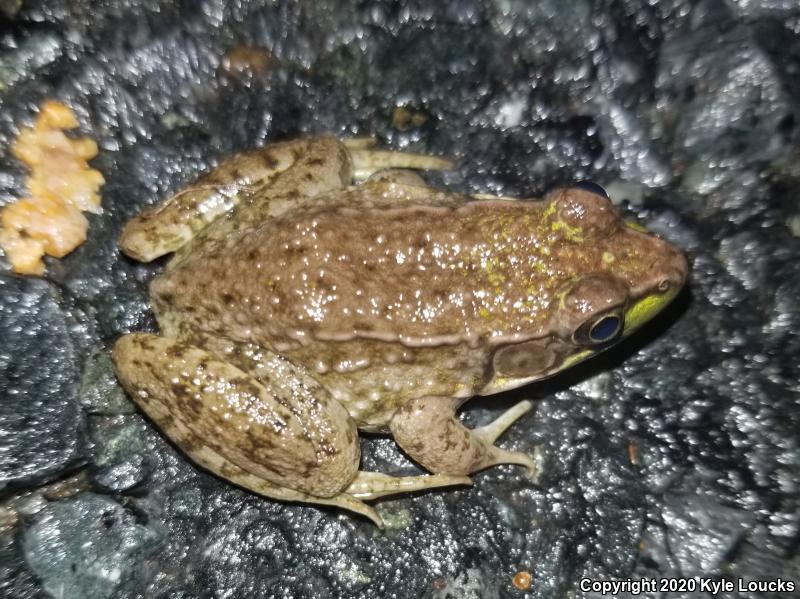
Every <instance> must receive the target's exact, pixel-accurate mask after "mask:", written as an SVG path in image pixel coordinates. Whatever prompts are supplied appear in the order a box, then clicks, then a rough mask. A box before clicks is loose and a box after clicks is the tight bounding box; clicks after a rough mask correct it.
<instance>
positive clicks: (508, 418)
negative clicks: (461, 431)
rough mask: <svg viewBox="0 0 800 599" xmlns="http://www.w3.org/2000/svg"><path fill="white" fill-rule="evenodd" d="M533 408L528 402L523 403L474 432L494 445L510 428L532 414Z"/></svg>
mask: <svg viewBox="0 0 800 599" xmlns="http://www.w3.org/2000/svg"><path fill="white" fill-rule="evenodd" d="M532 408H533V404H532V403H531V402H529V401H528V400H525V401H521V402H519V403H518V404H516V405H515V406H513V407H511V408H509V409H508V410H506V411H505V412H503V413H502V414H501V415H500V416H499V417H498V418H497V419H496V420H493V421H492V422H490V423H489V424H487V425H486V426H481V427H479V428H476V429H475V430H474V431H473V432H474V433H475V434H476V435H477V436H479V437H480V438H481V439H483V440H484V441H486V442H487V443H494V442H495V441H496V440H497V438H498V437H499V436H500V435H502V434H503V433H504V432H505V431H506V429H507V428H508V427H510V426H511V425H512V424H514V423H515V422H516V421H517V420H519V419H520V418H521V417H522V416H524V415H525V414H527V413H528V412H530V411H531V409H532Z"/></svg>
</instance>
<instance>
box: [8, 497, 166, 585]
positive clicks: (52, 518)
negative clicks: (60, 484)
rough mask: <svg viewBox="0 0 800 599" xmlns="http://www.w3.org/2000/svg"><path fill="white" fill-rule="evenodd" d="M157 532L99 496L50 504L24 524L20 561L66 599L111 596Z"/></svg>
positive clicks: (126, 578)
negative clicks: (25, 562) (22, 555)
mask: <svg viewBox="0 0 800 599" xmlns="http://www.w3.org/2000/svg"><path fill="white" fill-rule="evenodd" d="M156 539H157V534H156V533H155V532H154V531H153V530H152V529H150V528H149V527H147V526H146V525H144V524H142V523H140V522H139V521H138V518H137V516H136V514H134V513H133V512H131V511H129V510H127V509H126V508H124V507H123V506H122V505H120V504H119V503H117V502H115V501H113V500H111V499H109V498H106V497H102V496H100V495H94V494H92V493H85V494H83V495H80V496H78V497H75V498H73V499H65V500H62V501H57V502H53V503H51V504H50V505H48V506H47V507H46V508H44V509H43V510H42V511H41V512H39V513H38V514H37V515H36V517H35V518H34V519H33V520H32V521H31V523H30V524H29V525H27V526H26V528H25V531H24V533H23V537H22V548H23V551H24V555H25V559H26V560H27V562H28V564H29V566H30V568H31V570H32V571H33V572H34V574H36V576H37V578H39V580H41V581H42V587H43V589H44V590H45V591H47V592H48V593H49V594H50V595H52V596H57V597H64V598H65V599H66V598H72V597H74V598H75V599H77V598H83V597H98V598H103V597H114V596H118V594H117V589H118V588H119V587H120V585H121V584H123V583H124V582H125V581H126V580H128V579H129V578H130V577H131V576H132V569H133V567H134V564H135V559H141V558H142V557H144V556H145V555H146V554H147V551H148V548H149V547H150V546H151V545H152V543H153V542H154V541H155V540H156Z"/></svg>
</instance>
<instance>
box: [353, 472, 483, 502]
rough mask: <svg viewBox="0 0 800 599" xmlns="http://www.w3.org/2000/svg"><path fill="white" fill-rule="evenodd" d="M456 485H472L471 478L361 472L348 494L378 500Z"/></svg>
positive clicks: (444, 475) (447, 475) (445, 475)
mask: <svg viewBox="0 0 800 599" xmlns="http://www.w3.org/2000/svg"><path fill="white" fill-rule="evenodd" d="M455 485H470V486H471V485H472V479H471V478H470V477H469V476H461V475H450V474H426V475H422V476H391V475H389V474H381V473H380V472H366V471H364V470H361V471H359V473H358V475H357V476H356V478H355V480H354V481H353V482H352V483H351V484H350V486H349V487H347V490H346V493H348V494H349V495H351V496H353V497H356V498H358V499H377V498H379V497H385V496H387V495H397V494H399V493H410V492H412V491H425V490H428V489H438V488H440V487H452V486H455Z"/></svg>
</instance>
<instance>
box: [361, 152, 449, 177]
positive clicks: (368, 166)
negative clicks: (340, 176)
mask: <svg viewBox="0 0 800 599" xmlns="http://www.w3.org/2000/svg"><path fill="white" fill-rule="evenodd" d="M348 151H349V153H350V159H351V161H352V163H353V177H354V178H355V179H356V180H359V181H361V180H363V179H366V178H367V177H369V176H370V175H372V174H373V173H376V172H377V171H382V170H385V169H393V168H400V169H404V168H411V169H421V170H431V171H449V170H453V168H454V167H455V165H454V164H453V162H452V161H450V160H447V159H446V158H439V157H437V156H428V155H425V154H412V153H410V152H392V151H389V150H372V149H364V148H358V147H357V148H353V147H352V145H351V146H350V147H348Z"/></svg>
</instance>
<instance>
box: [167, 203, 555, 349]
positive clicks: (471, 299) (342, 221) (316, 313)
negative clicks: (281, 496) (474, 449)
mask: <svg viewBox="0 0 800 599" xmlns="http://www.w3.org/2000/svg"><path fill="white" fill-rule="evenodd" d="M541 210H542V206H541V205H540V204H538V203H533V202H513V201H499V200H498V201H474V202H469V203H466V204H463V205H461V206H458V207H455V206H452V205H451V206H447V205H444V206H442V205H440V206H427V205H411V206H402V207H398V208H391V207H372V208H366V209H364V208H351V207H338V208H320V209H315V210H306V211H302V212H298V213H292V214H289V215H287V216H284V217H282V218H278V219H273V220H271V221H269V222H266V223H263V224H261V225H259V226H257V227H253V228H248V229H246V230H243V231H238V232H235V233H234V234H233V235H231V236H229V237H228V238H227V239H226V240H224V241H221V242H218V243H216V244H214V247H213V251H209V250H208V249H206V250H204V251H203V252H195V253H193V254H191V255H189V256H188V257H187V258H186V259H185V260H184V261H183V262H182V263H181V264H180V265H178V266H177V267H176V268H175V269H173V270H172V272H170V273H169V274H168V275H167V276H166V277H165V279H164V280H163V281H162V282H161V283H160V284H158V285H156V286H155V287H154V296H155V300H156V302H158V296H159V295H162V296H163V295H164V294H167V295H168V296H169V299H168V302H165V303H168V304H169V305H170V309H173V310H175V309H178V310H182V311H183V312H184V313H185V314H184V318H188V319H190V320H195V319H199V322H198V324H199V325H203V319H204V318H205V320H206V322H207V321H213V320H214V318H215V315H217V314H220V313H222V312H224V313H226V315H227V318H225V320H226V321H228V323H227V324H228V325H231V324H233V325H234V327H233V328H234V329H235V328H236V326H235V324H236V323H239V324H240V325H242V327H244V328H247V329H248V330H249V331H252V332H253V335H254V336H255V337H257V339H256V340H257V341H259V342H261V343H265V342H266V343H269V345H275V344H277V345H280V344H281V343H282V342H290V341H292V340H294V341H301V342H302V341H303V339H309V338H314V339H317V340H321V341H345V340H349V339H354V338H367V339H374V340H382V341H399V342H401V343H404V344H407V345H410V346H425V345H442V344H458V343H461V342H464V341H467V342H471V341H476V340H478V339H483V338H486V337H487V336H492V335H504V336H505V335H515V334H517V333H520V332H522V331H524V330H530V329H531V328H532V327H533V328H536V327H543V326H545V325H546V323H545V322H544V321H543V315H544V314H545V313H546V310H543V309H542V303H543V302H548V301H549V298H550V297H551V296H552V294H553V290H552V289H551V288H550V287H551V281H552V278H551V277H549V276H547V273H545V272H543V269H544V265H543V263H537V260H538V259H537V255H538V254H537V247H538V248H539V249H543V248H544V246H545V243H544V241H543V240H542V239H539V236H538V235H536V232H535V229H536V227H537V223H538V222H539V212H540V211H541ZM523 262H524V263H523ZM537 270H538V272H539V274H538V275H537ZM171 289H181V290H183V294H182V297H181V296H180V295H179V294H177V293H174V292H171ZM187 290H195V291H194V292H192V293H186V291H187ZM180 304H183V306H181V305H180ZM231 321H233V322H231ZM228 333H229V334H230V327H229V328H228ZM237 336H238V335H237Z"/></svg>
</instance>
